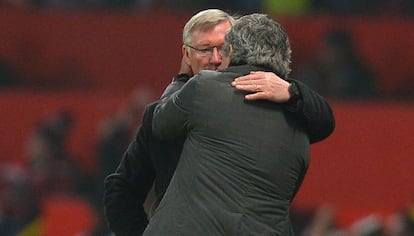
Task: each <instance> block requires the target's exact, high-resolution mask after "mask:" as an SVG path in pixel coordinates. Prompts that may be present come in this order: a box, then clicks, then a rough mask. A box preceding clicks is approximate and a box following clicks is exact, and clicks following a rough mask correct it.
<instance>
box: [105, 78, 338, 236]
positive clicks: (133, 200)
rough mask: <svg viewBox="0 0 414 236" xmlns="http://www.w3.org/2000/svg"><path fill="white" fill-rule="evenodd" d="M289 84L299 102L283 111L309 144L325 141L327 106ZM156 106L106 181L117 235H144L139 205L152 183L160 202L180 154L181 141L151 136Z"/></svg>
mask: <svg viewBox="0 0 414 236" xmlns="http://www.w3.org/2000/svg"><path fill="white" fill-rule="evenodd" d="M187 79H188V78H186V77H177V78H176V79H175V81H174V82H172V83H171V84H170V85H169V87H168V88H167V91H166V94H167V96H168V94H170V93H172V92H174V91H176V90H178V89H179V88H181V86H182V85H184V83H185V82H186V81H187ZM290 82H294V83H296V84H297V86H298V88H299V90H300V92H301V95H302V98H301V99H300V100H299V102H298V104H288V105H287V104H285V105H284V106H285V107H286V108H287V109H286V110H288V111H289V112H290V113H291V115H292V117H296V119H299V120H301V121H302V124H304V126H305V127H306V130H307V133H308V135H309V139H310V140H311V143H313V142H317V141H320V140H323V139H325V138H326V137H328V136H329V135H330V134H331V133H332V132H333V130H334V127H335V121H334V116H333V113H332V110H331V108H330V106H329V104H328V103H327V102H326V101H325V100H324V99H323V98H322V97H321V96H319V95H318V94H317V93H315V92H314V91H312V90H310V89H309V88H308V87H307V86H305V85H304V84H302V83H300V82H298V81H293V80H292V81H290ZM156 104H157V102H155V103H152V104H150V105H148V106H147V108H146V109H145V112H144V116H143V120H142V123H141V126H140V127H139V128H138V130H137V133H136V138H135V140H133V142H131V144H130V146H129V147H128V149H127V151H126V152H125V153H124V155H123V157H122V160H121V162H120V165H119V166H118V168H117V170H116V171H115V172H114V173H113V174H111V175H109V176H108V177H107V178H106V180H105V196H104V205H105V212H106V217H107V220H108V223H109V225H110V228H111V230H112V231H113V232H115V233H116V235H140V234H141V233H142V232H143V231H144V229H145V227H146V225H147V223H148V221H147V216H146V214H145V212H144V209H143V207H142V204H143V202H144V201H145V198H146V196H147V193H148V192H149V189H150V188H151V186H152V184H153V183H154V187H155V189H154V190H155V198H156V203H158V202H159V200H161V198H162V196H163V194H164V192H165V190H166V188H167V186H168V184H169V182H170V179H171V177H172V174H173V173H174V170H175V168H176V164H177V162H178V158H179V156H180V154H181V149H182V143H183V140H182V138H177V139H176V140H173V141H162V140H159V139H157V138H155V137H154V136H153V134H152V126H151V124H152V117H153V110H154V107H155V106H156ZM156 205H157V204H155V206H156Z"/></svg>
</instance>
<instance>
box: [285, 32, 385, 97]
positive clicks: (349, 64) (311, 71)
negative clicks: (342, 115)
mask: <svg viewBox="0 0 414 236" xmlns="http://www.w3.org/2000/svg"><path fill="white" fill-rule="evenodd" d="M293 78H297V79H299V80H302V81H303V82H304V83H306V84H308V85H309V86H310V87H311V88H313V89H314V90H316V91H318V92H319V93H320V94H321V95H322V96H325V97H330V98H339V99H367V98H375V97H376V96H377V95H378V91H377V84H376V81H375V78H374V76H373V74H372V72H371V71H370V70H369V69H368V68H367V67H366V66H365V64H364V62H363V61H362V59H361V58H360V55H359V53H358V51H357V48H356V47H355V45H354V41H353V39H352V38H351V35H350V34H349V33H348V32H347V31H344V30H333V31H330V32H328V33H327V34H326V35H325V38H324V39H323V40H322V41H321V44H320V46H319V48H318V49H317V52H316V56H315V58H314V60H313V61H311V62H310V63H309V64H308V65H305V66H304V68H298V70H297V71H296V73H295V75H294V76H293Z"/></svg>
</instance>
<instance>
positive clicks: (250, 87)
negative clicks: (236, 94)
mask: <svg viewBox="0 0 414 236" xmlns="http://www.w3.org/2000/svg"><path fill="white" fill-rule="evenodd" d="M232 85H233V87H234V88H235V89H237V90H241V91H246V92H258V91H260V89H261V87H260V85H258V84H250V83H249V84H233V83H232Z"/></svg>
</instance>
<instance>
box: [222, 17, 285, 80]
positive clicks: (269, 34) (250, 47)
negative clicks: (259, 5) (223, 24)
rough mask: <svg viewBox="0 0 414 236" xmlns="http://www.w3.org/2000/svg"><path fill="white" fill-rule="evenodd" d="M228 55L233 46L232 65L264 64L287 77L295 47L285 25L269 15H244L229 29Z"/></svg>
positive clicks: (226, 52) (227, 36)
mask: <svg viewBox="0 0 414 236" xmlns="http://www.w3.org/2000/svg"><path fill="white" fill-rule="evenodd" d="M225 40H226V43H225V45H224V47H223V49H224V55H226V56H228V55H229V45H232V47H233V54H232V55H231V64H233V65H234V64H236V65H237V64H246V63H247V64H250V65H256V66H263V67H266V68H268V69H271V70H272V71H273V72H276V73H277V74H278V75H279V76H281V77H282V78H285V79H286V78H287V76H288V74H289V73H290V71H291V69H290V67H289V65H290V62H291V61H290V57H291V53H292V51H291V49H290V43H289V39H288V36H287V34H286V32H285V31H284V30H283V28H282V27H281V25H280V24H279V23H278V22H276V21H275V20H273V19H271V18H270V17H268V16H267V15H265V14H258V13H255V14H250V15H246V16H242V17H240V18H239V19H238V20H237V21H236V22H235V23H234V24H233V27H232V28H231V29H230V30H229V31H228V32H227V34H226V37H225Z"/></svg>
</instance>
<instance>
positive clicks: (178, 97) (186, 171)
mask: <svg viewBox="0 0 414 236" xmlns="http://www.w3.org/2000/svg"><path fill="white" fill-rule="evenodd" d="M258 70H263V68H257V67H253V66H246V65H245V66H233V67H229V68H228V69H226V70H224V71H223V72H217V71H202V72H200V74H199V75H197V76H195V77H194V78H192V79H190V80H189V81H188V82H187V83H186V85H184V87H183V88H182V89H181V90H180V91H178V92H177V93H174V94H173V95H172V96H171V97H169V98H168V99H164V100H162V101H161V102H160V103H159V104H158V106H157V107H156V108H155V111H154V117H153V132H154V136H156V137H159V138H160V139H165V140H166V139H175V138H176V137H179V136H183V135H186V136H187V138H186V141H185V143H184V147H183V151H182V153H181V157H180V161H179V163H178V166H177V169H176V172H175V174H174V176H173V178H172V180H171V182H170V185H169V186H168V189H167V191H166V193H165V195H164V197H163V199H162V201H161V203H160V205H159V207H158V208H157V210H156V212H155V214H154V216H153V217H152V218H151V220H150V223H149V225H148V227H147V229H146V230H145V232H144V235H156V236H164V235H165V236H167V235H189V236H190V235H206V236H211V235H223V236H226V235H235V236H236V235H237V236H239V235H281V236H282V235H283V236H286V235H291V234H292V232H293V230H292V227H291V223H290V219H289V208H290V203H291V201H292V199H293V197H294V196H295V194H296V192H297V190H298V189H299V186H300V185H301V183H302V180H303V178H304V176H305V173H306V170H307V168H308V165H309V153H310V141H309V138H308V136H307V134H306V131H305V127H304V125H303V124H302V123H301V121H300V120H299V119H296V118H295V117H294V116H293V115H292V114H291V113H290V112H288V111H286V109H285V108H284V107H283V105H281V104H276V103H272V102H269V101H252V102H248V101H246V100H245V99H244V96H245V95H246V93H243V92H238V91H236V90H235V89H234V88H233V87H232V86H231V84H230V83H231V81H233V80H234V79H235V78H237V77H239V76H242V75H246V74H248V73H250V71H258ZM166 158H168V157H166Z"/></svg>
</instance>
